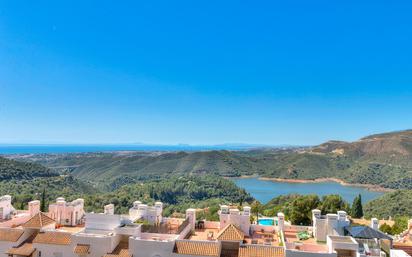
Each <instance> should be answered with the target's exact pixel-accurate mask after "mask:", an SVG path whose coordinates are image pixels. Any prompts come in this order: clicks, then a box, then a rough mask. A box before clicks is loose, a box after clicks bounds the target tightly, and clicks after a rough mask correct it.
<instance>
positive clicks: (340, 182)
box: [231, 175, 395, 192]
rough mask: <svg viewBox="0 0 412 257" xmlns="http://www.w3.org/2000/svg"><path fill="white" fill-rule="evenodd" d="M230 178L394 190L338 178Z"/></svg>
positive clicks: (247, 176) (385, 190)
mask: <svg viewBox="0 0 412 257" xmlns="http://www.w3.org/2000/svg"><path fill="white" fill-rule="evenodd" d="M231 178H240V179H243V178H245V179H246V178H257V179H259V180H268V181H276V182H284V183H301V184H306V183H323V182H335V183H339V184H341V185H342V186H353V187H363V188H366V189H367V190H369V191H374V192H393V191H395V189H390V188H385V187H382V186H378V185H372V184H351V183H347V182H345V181H344V180H342V179H338V178H317V179H288V178H268V177H260V176H256V175H245V176H240V177H231Z"/></svg>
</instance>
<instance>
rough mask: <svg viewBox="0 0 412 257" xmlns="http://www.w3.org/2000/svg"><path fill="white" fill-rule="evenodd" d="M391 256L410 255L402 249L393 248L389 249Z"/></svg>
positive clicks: (405, 256) (408, 256) (407, 256)
mask: <svg viewBox="0 0 412 257" xmlns="http://www.w3.org/2000/svg"><path fill="white" fill-rule="evenodd" d="M390 254H391V256H390V257H410V255H409V254H407V253H405V252H404V251H402V250H394V249H391V253H390Z"/></svg>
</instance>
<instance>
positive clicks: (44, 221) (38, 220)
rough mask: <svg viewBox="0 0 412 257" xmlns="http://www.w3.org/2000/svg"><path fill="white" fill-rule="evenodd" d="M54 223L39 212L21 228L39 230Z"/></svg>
mask: <svg viewBox="0 0 412 257" xmlns="http://www.w3.org/2000/svg"><path fill="white" fill-rule="evenodd" d="M55 222H56V221H55V220H54V219H52V218H50V217H49V216H47V215H46V214H44V213H42V212H40V213H38V214H36V215H34V216H33V217H32V218H31V219H29V220H28V221H27V222H26V223H24V224H23V225H22V226H23V228H36V229H40V228H43V227H45V226H47V225H50V224H52V223H55Z"/></svg>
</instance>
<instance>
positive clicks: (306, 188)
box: [230, 177, 383, 204]
mask: <svg viewBox="0 0 412 257" xmlns="http://www.w3.org/2000/svg"><path fill="white" fill-rule="evenodd" d="M230 179H231V180H232V181H233V182H235V183H236V185H238V186H239V187H241V188H244V189H245V190H246V191H247V192H248V193H250V194H251V195H252V196H253V197H254V198H256V199H257V200H259V201H260V202H261V203H263V204H265V203H267V202H268V201H269V200H271V199H272V198H274V197H276V196H279V195H287V194H302V195H308V194H317V195H319V197H321V196H323V195H328V194H339V195H340V196H342V198H343V199H345V200H346V201H348V202H349V203H350V204H352V201H353V199H354V198H355V197H356V196H357V195H358V194H361V195H362V202H363V203H366V202H368V201H370V200H373V199H375V198H377V197H379V196H381V195H382V194H383V192H376V191H370V190H368V189H366V188H364V187H357V186H343V185H341V184H339V183H336V182H318V183H288V182H278V181H271V180H261V179H259V178H256V177H253V178H230Z"/></svg>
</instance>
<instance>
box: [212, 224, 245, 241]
mask: <svg viewBox="0 0 412 257" xmlns="http://www.w3.org/2000/svg"><path fill="white" fill-rule="evenodd" d="M216 238H217V240H220V241H242V240H243V239H244V238H245V234H243V232H242V231H241V230H240V229H239V228H238V227H236V226H235V225H233V224H229V225H227V226H226V227H225V228H223V229H222V230H221V231H220V232H219V234H217V236H216Z"/></svg>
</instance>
